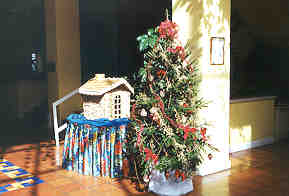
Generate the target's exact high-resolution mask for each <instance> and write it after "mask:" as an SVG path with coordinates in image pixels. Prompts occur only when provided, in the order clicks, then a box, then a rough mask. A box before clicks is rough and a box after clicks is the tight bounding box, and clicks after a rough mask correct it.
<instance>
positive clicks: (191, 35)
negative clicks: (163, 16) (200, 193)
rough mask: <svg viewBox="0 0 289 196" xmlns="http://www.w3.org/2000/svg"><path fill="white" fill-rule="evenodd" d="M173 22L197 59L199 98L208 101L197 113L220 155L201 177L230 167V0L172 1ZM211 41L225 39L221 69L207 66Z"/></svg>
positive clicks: (216, 154) (212, 161)
mask: <svg viewBox="0 0 289 196" xmlns="http://www.w3.org/2000/svg"><path fill="white" fill-rule="evenodd" d="M172 8H173V10H172V11H173V20H174V21H175V22H176V23H177V24H178V25H179V27H180V32H179V39H180V41H181V42H182V43H183V45H185V43H186V42H188V43H189V47H190V49H191V51H192V54H193V56H194V57H198V60H199V65H200V71H201V76H202V83H201V87H200V88H201V89H200V90H201V96H202V97H203V98H204V99H205V100H207V101H209V104H208V107H207V108H206V109H204V110H203V111H202V112H201V113H200V121H201V122H205V123H207V124H208V134H209V135H211V141H210V142H211V143H212V144H213V145H214V146H216V147H217V148H218V149H219V150H220V152H218V153H215V154H214V157H215V158H214V159H213V160H211V161H205V163H204V164H203V165H202V166H201V167H200V168H199V171H200V174H201V175H206V174H209V173H214V172H217V171H220V170H223V169H227V168H229V167H230V161H229V97H230V13H231V7H230V0H194V1H192V0H173V5H172ZM211 37H224V38H225V48H224V50H225V52H224V54H225V55H224V65H210V39H211Z"/></svg>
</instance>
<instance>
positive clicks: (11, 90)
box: [0, 81, 18, 121]
mask: <svg viewBox="0 0 289 196" xmlns="http://www.w3.org/2000/svg"><path fill="white" fill-rule="evenodd" d="M0 91H1V98H0V108H1V109H0V118H1V120H3V121H5V120H15V119H16V114H17V107H18V105H17V99H18V98H17V88H16V82H13V81H2V82H1V83H0Z"/></svg>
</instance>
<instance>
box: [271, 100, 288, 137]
mask: <svg viewBox="0 0 289 196" xmlns="http://www.w3.org/2000/svg"><path fill="white" fill-rule="evenodd" d="M288 119H289V105H288V104H282V105H281V104H278V105H275V127H274V128H275V134H274V140H275V141H280V140H285V139H288V138H289V120H288Z"/></svg>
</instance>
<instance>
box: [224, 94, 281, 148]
mask: <svg viewBox="0 0 289 196" xmlns="http://www.w3.org/2000/svg"><path fill="white" fill-rule="evenodd" d="M275 98H276V97H259V98H248V99H238V100H231V104H230V150H231V152H236V151H239V150H244V149H247V148H250V147H257V146H259V145H264V144H269V143H272V142H273V141H274V129H275V124H274V101H275Z"/></svg>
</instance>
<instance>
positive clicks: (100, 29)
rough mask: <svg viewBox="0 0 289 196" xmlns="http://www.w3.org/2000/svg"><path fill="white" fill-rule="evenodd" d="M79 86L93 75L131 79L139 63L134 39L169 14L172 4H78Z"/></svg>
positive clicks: (129, 0) (124, 0) (113, 0)
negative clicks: (101, 74) (80, 79)
mask: <svg viewBox="0 0 289 196" xmlns="http://www.w3.org/2000/svg"><path fill="white" fill-rule="evenodd" d="M79 9H80V45H81V65H82V82H85V81H87V80H88V79H89V78H92V77H93V76H94V74H95V73H105V74H106V75H108V76H130V75H131V74H132V73H134V72H135V71H136V70H137V69H138V67H139V66H140V65H141V63H142V60H141V59H142V57H141V55H140V54H139V53H138V52H137V42H136V37H137V36H139V35H141V34H143V33H145V32H146V31H147V29H148V28H151V27H154V26H156V25H158V24H159V23H160V21H161V20H163V19H164V18H165V9H169V12H170V13H171V1H170V0H162V1H153V0H147V1H134V0H108V1H102V2H101V3H99V1H95V0H85V1H80V5H79Z"/></svg>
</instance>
